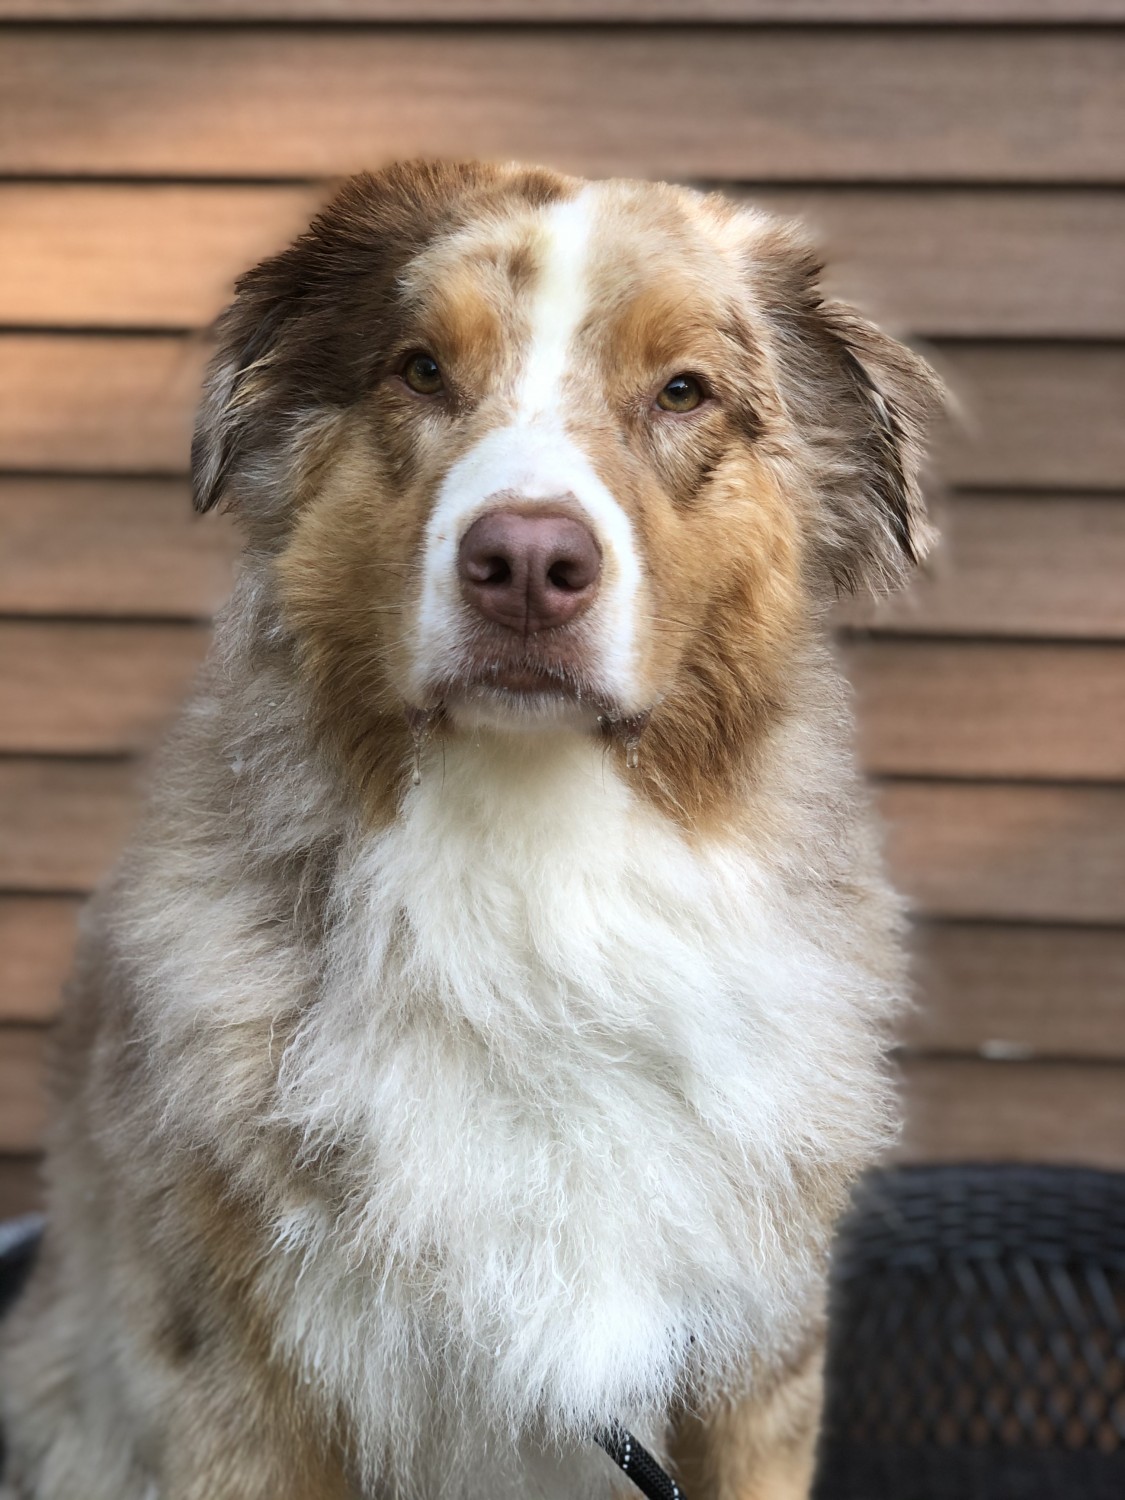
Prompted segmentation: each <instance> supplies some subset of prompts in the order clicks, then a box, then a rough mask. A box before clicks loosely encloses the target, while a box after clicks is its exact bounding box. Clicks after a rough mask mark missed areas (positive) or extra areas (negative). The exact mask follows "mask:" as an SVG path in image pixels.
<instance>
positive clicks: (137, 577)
mask: <svg viewBox="0 0 1125 1500" xmlns="http://www.w3.org/2000/svg"><path fill="white" fill-rule="evenodd" d="M937 520H938V524H939V526H940V529H941V533H942V539H941V545H940V546H939V548H938V550H937V551H936V553H935V554H934V555H933V557H932V558H931V559H930V560H929V561H928V563H927V565H926V567H925V568H924V569H921V570H919V572H918V573H916V574H915V577H914V579H913V581H912V583H911V585H910V587H909V589H907V590H905V591H903V592H902V593H900V594H897V595H895V596H893V597H892V598H889V599H885V600H882V601H880V602H879V603H878V604H871V605H868V604H865V603H863V602H861V601H849V602H848V604H847V606H846V607H845V608H843V609H842V610H841V611H840V617H841V619H842V621H843V622H844V623H845V624H847V625H849V626H862V627H864V628H865V629H870V630H873V631H875V632H877V633H880V634H883V633H888V634H897V633H902V632H906V633H909V634H926V633H929V634H939V635H957V636H971V635H981V634H983V635H994V636H1005V635H1010V636H1021V637H1030V638H1034V637H1043V638H1049V639H1060V638H1066V637H1071V638H1078V639H1087V640H1097V639H1102V640H1123V639H1125V589H1122V587H1121V579H1122V577H1125V502H1123V501H1122V500H1121V499H1120V498H1111V497H1100V496H1099V497H1089V496H1063V495H1057V496H1036V495H1011V496H1007V495H1004V496H1000V495H989V494H982V493H975V494H973V493H969V494H963V495H957V496H954V497H951V498H949V499H946V500H945V501H944V502H942V504H941V505H940V507H939V508H938V512H937ZM238 547H239V539H238V536H237V534H236V532H235V530H234V527H233V525H232V523H231V521H230V519H229V518H228V517H226V516H221V515H211V516H206V517H203V518H199V517H197V516H195V515H193V514H192V512H191V502H190V498H189V495H188V489H187V485H186V483H185V482H184V481H182V480H176V479H169V480H160V479H136V478H117V479H110V480H88V479H78V478H68V477H64V476H50V477H45V478H12V477H7V478H5V477H2V476H0V614H25V613H26V614H32V615H37V614H38V615H68V614H77V615H104V616H106V617H128V616H130V615H146V616H151V617H153V618H163V617H167V618H172V619H184V618H199V619H202V618H206V617H207V616H209V615H210V614H211V613H213V611H214V610H215V608H216V607H217V606H218V604H219V603H220V602H221V601H222V600H223V598H225V596H226V594H227V593H228V592H229V589H230V585H231V580H232V578H233V575H234V568H235V562H236V558H237V554H238Z"/></svg>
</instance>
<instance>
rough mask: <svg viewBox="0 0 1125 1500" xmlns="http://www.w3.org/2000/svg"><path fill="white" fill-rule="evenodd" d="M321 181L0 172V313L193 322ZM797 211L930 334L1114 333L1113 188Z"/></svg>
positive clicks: (874, 290) (780, 202) (899, 322)
mask: <svg viewBox="0 0 1125 1500" xmlns="http://www.w3.org/2000/svg"><path fill="white" fill-rule="evenodd" d="M326 193H327V189H325V188H302V187H286V186H280V185H279V186H268V185H262V186H256V187H248V186H239V185H237V184H235V185H226V186H215V185H210V184H191V185H184V184H180V185H168V184H159V183H98V184H90V183H24V182H8V183H0V324H5V325H11V326H16V327H18V326H25V327H36V326H42V327H64V328H80V327H84V326H92V327H99V328H110V327H120V328H196V327H200V326H202V325H204V324H206V323H209V322H210V321H211V319H212V318H213V317H214V316H215V314H216V313H217V312H218V310H219V308H220V307H222V306H223V305H224V303H225V302H226V301H228V300H229V298H230V296H231V293H232V288H233V284H234V278H235V276H236V275H237V274H238V273H239V272H240V271H242V270H244V269H245V268H246V267H247V266H250V265H252V264H253V263H254V262H255V261H257V260H258V259H260V258H261V257H262V256H264V255H266V254H268V253H270V252H272V251H274V250H277V249H280V248H281V247H282V246H283V245H284V244H285V243H286V242H287V241H288V240H289V239H291V238H292V236H293V235H294V234H295V233H296V232H297V231H298V230H299V229H300V228H301V227H302V226H303V224H304V222H305V221H306V220H307V218H308V217H309V216H310V214H311V213H312V211H313V210H314V209H315V208H316V206H317V205H318V204H319V203H320V202H321V201H322V200H323V199H324V197H325V196H326ZM735 196H738V197H743V196H746V197H748V199H749V201H752V202H754V203H758V204H761V205H763V206H765V207H767V208H770V209H773V210H774V211H775V212H777V213H780V214H782V215H785V216H787V217H799V218H802V219H804V220H805V221H806V222H807V223H808V224H809V226H810V228H811V229H812V230H813V232H814V233H815V235H816V237H817V239H818V240H819V241H820V243H821V244H822V245H823V247H824V250H825V252H826V255H827V258H828V261H829V267H830V274H829V281H830V284H831V285H832V287H833V288H834V289H835V290H837V291H839V292H842V293H844V294H845V295H850V296H852V297H853V298H856V299H857V300H859V301H861V302H862V303H864V305H866V306H868V307H870V308H871V309H872V310H873V311H875V312H877V313H878V314H879V315H880V316H881V317H883V318H884V319H885V320H887V321H888V322H890V323H891V324H892V325H895V326H897V327H899V328H901V329H907V330H911V331H913V332H915V333H918V334H924V335H930V336H941V335H943V334H944V335H949V334H956V335H962V336H975V337H981V336H991V335H1018V336H1023V337H1071V338H1074V337H1079V336H1083V337H1090V338H1109V337H1114V336H1117V337H1121V336H1125V278H1122V277H1121V276H1120V275H1119V274H1118V249H1119V246H1120V245H1121V243H1122V242H1123V240H1125V193H1117V192H1105V191H1074V190H1069V189H1058V190H1051V191H1049V192H1048V191H1044V190H1040V189H1031V188H1009V189H991V190H983V189H978V190H972V191H964V190H962V191H957V190H950V189H942V188H931V189H915V188H896V187H886V188H880V189H867V188H847V187H841V188H835V189H829V190H826V189H820V190H815V189H802V188H792V189H780V188H772V189H771V188H768V187H766V188H762V189H758V190H755V191H753V192H751V193H749V194H747V195H743V194H741V193H739V194H736V195H735Z"/></svg>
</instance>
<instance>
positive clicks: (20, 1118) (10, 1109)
mask: <svg viewBox="0 0 1125 1500" xmlns="http://www.w3.org/2000/svg"><path fill="white" fill-rule="evenodd" d="M45 1045H46V1033H45V1032H44V1030H43V1028H42V1027H39V1026H0V1152H3V1153H4V1154H5V1155H10V1156H15V1155H18V1154H21V1153H27V1152H31V1151H36V1150H38V1148H39V1146H40V1144H41V1142H42V1139H43V1125H44V1123H45V1120H46V1096H45V1090H44V1051H45Z"/></svg>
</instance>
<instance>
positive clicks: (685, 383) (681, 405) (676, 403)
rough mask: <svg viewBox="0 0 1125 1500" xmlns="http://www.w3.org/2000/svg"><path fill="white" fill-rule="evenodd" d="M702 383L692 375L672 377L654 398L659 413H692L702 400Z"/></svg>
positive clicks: (703, 393)
mask: <svg viewBox="0 0 1125 1500" xmlns="http://www.w3.org/2000/svg"><path fill="white" fill-rule="evenodd" d="M704 395H705V392H704V390H703V383H702V381H699V380H697V379H696V378H695V376H694V375H673V376H672V378H671V380H670V381H669V382H668V384H667V385H666V386H665V387H664V389H663V390H662V391H661V392H660V394H659V395H658V396H657V398H656V404H657V406H659V408H660V410H661V411H694V410H695V408H696V407H697V406H699V405H700V404H701V403H702V401H703V398H704Z"/></svg>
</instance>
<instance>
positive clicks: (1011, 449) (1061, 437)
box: [937, 344, 1125, 490]
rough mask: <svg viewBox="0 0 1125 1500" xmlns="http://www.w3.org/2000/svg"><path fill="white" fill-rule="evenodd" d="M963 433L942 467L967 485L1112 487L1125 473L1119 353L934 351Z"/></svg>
mask: <svg viewBox="0 0 1125 1500" xmlns="http://www.w3.org/2000/svg"><path fill="white" fill-rule="evenodd" d="M937 356H938V360H939V363H940V364H941V366H942V368H943V369H944V370H945V372H946V373H947V375H948V377H949V383H950V386H951V388H952V391H953V394H954V396H955V398H956V399H957V400H958V401H959V403H960V406H961V411H962V414H963V416H962V419H963V422H964V432H963V434H962V436H961V437H960V438H959V439H958V441H957V442H956V443H955V444H951V446H950V450H949V457H948V465H947V467H945V468H943V469H942V472H943V473H945V474H946V476H947V477H948V478H949V479H951V480H953V481H954V482H955V483H958V484H962V485H967V486H974V485H975V486H987V485H1001V486H1012V487H1016V488H1018V487H1021V486H1031V487H1034V488H1036V489H1073V490H1080V489H1091V490H1096V489H1100V488H1110V489H1112V488H1114V487H1115V486H1117V485H1119V484H1120V482H1121V476H1122V475H1123V474H1125V422H1122V421H1121V410H1122V403H1123V400H1125V347H1121V346H1111V347H1108V348H1095V347H1090V346H1086V347H1082V346H1067V345H1065V344H1064V345H1050V344H1044V345H1037V344H1025V345H1002V344H994V345H988V344H963V345H959V346H949V347H946V348H942V347H941V346H938V348H937Z"/></svg>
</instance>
